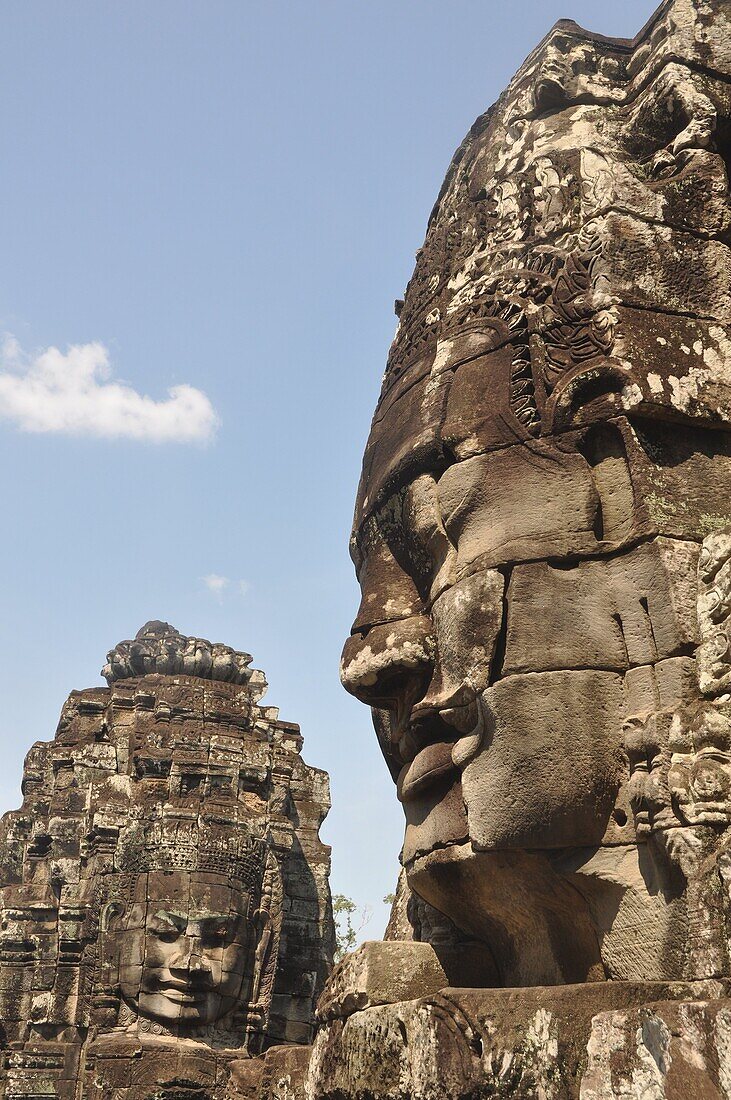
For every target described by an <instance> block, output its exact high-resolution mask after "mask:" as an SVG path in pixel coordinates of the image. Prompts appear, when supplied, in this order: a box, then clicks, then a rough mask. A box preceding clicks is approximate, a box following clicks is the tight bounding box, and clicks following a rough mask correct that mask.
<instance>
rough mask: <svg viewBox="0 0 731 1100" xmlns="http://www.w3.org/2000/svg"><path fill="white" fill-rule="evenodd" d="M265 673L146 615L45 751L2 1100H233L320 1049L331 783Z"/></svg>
mask: <svg viewBox="0 0 731 1100" xmlns="http://www.w3.org/2000/svg"><path fill="white" fill-rule="evenodd" d="M250 661H251V658H250V656H249V655H248V654H245V653H238V652H236V651H234V650H233V649H230V648H229V647H227V646H224V645H220V644H211V643H210V642H208V641H206V640H205V639H201V638H186V637H183V636H182V635H181V634H180V633H178V631H177V630H175V629H174V628H173V627H171V626H169V625H168V624H167V623H161V622H150V623H147V624H146V625H145V626H144V627H143V628H142V629H141V630H140V631H139V633H138V634H137V636H136V638H135V639H134V640H133V641H126V642H122V643H120V644H119V645H118V646H116V647H115V648H114V649H113V650H112V651H111V652H110V653H109V654H108V657H107V664H106V665H105V667H104V669H103V675H104V677H105V679H106V680H107V684H108V685H109V686H108V687H106V688H90V689H87V690H85V691H74V692H72V693H71V695H70V696H69V698H68V700H67V702H66V704H65V705H64V708H63V711H62V714H61V720H60V722H59V725H58V729H57V731H56V737H55V739H54V740H53V741H52V742H40V743H38V744H36V745H34V746H33V748H32V749H31V750H30V752H29V754H28V757H27V759H26V764H25V769H24V776H23V805H22V808H21V809H20V810H17V811H13V812H11V813H8V814H6V815H5V817H4V818H3V820H2V823H1V824H0V1023H1V1024H2V1034H1V1035H0V1042H1V1045H2V1052H1V1053H2V1063H1V1064H2V1071H1V1072H0V1096H3V1097H18V1096H29V1095H32V1096H34V1097H46V1096H48V1097H62V1098H66V1097H68V1098H69V1100H70V1098H72V1097H73V1098H74V1100H76V1098H78V1097H81V1096H83V1097H109V1096H114V1097H117V1098H119V1100H138V1098H140V1100H141V1098H142V1097H149V1096H152V1095H155V1096H159V1097H161V1098H162V1097H168V1096H170V1097H173V1096H175V1097H177V1096H181V1095H183V1094H184V1095H186V1096H188V1095H195V1096H201V1097H203V1096H205V1097H210V1098H211V1100H218V1098H219V1097H220V1098H223V1097H227V1096H229V1095H239V1094H241V1095H243V1094H246V1093H247V1089H248V1087H249V1085H251V1087H255V1081H256V1078H257V1075H258V1073H259V1069H260V1064H261V1060H260V1059H258V1058H256V1057H255V1056H256V1055H258V1054H260V1053H262V1052H263V1051H265V1050H267V1049H268V1048H270V1047H272V1046H273V1045H277V1044H283V1043H284V1044H288V1043H292V1044H307V1043H308V1042H309V1041H310V1039H311V1030H312V1020H313V1008H314V1003H315V1000H316V998H317V996H318V994H319V992H320V989H321V987H322V985H323V982H324V979H325V977H326V975H327V973H328V972H329V969H330V965H331V962H332V952H333V943H334V931H333V923H332V911H331V903H330V892H329V886H328V874H329V868H330V850H329V848H328V847H326V846H325V845H323V844H322V843H321V841H320V839H319V835H318V830H319V827H320V825H321V823H322V821H323V819H324V817H325V815H326V814H327V811H328V809H329V806H330V798H329V784H328V777H327V774H326V773H325V772H322V771H319V770H318V769H316V768H311V767H308V766H307V765H306V764H305V763H304V762H303V760H302V758H301V756H300V749H301V747H302V738H301V736H300V733H299V727H298V726H296V725H293V724H291V723H289V722H281V721H279V718H278V711H277V709H276V708H275V707H264V706H261V705H260V700H261V697H262V696H263V694H264V692H265V690H266V686H267V685H266V681H265V679H264V676H263V674H262V673H261V672H258V671H255V670H253V669H251V668H250V667H249V663H250ZM258 1067H259V1068H258ZM181 1089H183V1092H181V1091H180V1090H181ZM186 1089H187V1091H185V1090H186ZM191 1089H193V1090H194V1091H193V1092H191ZM151 1090H152V1091H151Z"/></svg>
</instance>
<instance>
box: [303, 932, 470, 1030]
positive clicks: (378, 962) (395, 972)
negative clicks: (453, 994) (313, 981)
mask: <svg viewBox="0 0 731 1100" xmlns="http://www.w3.org/2000/svg"><path fill="white" fill-rule="evenodd" d="M448 984H449V979H448V978H447V975H446V974H445V972H444V969H443V968H442V965H441V963H440V961H439V958H438V956H437V954H436V951H435V950H434V948H433V947H432V946H431V944H428V943H418V942H414V941H404V940H383V941H381V942H373V941H369V942H367V943H364V944H361V946H360V947H359V948H358V949H357V950H356V951H354V952H352V953H351V954H349V955H346V956H345V958H344V959H343V960H342V961H341V962H339V963H338V964H337V966H336V967H335V969H334V970H333V972H332V974H331V975H330V978H329V980H328V983H327V988H326V990H325V992H324V993H323V995H322V997H321V998H320V1001H319V1004H318V1006H317V1015H318V1019H320V1020H332V1019H335V1018H336V1017H339V1016H343V1017H344V1016H351V1015H352V1014H353V1013H354V1012H359V1011H361V1010H362V1009H364V1008H372V1007H373V1005H382V1004H393V1003H394V1002H395V1001H408V1000H414V999H415V998H417V997H424V996H426V995H427V994H429V993H437V992H438V991H439V990H440V989H442V988H444V986H445V985H448Z"/></svg>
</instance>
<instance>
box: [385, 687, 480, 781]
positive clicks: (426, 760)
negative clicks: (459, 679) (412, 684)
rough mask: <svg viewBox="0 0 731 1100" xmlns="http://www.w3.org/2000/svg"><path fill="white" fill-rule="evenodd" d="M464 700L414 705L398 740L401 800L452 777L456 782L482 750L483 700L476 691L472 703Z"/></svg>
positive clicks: (463, 698) (453, 699)
mask: <svg viewBox="0 0 731 1100" xmlns="http://www.w3.org/2000/svg"><path fill="white" fill-rule="evenodd" d="M464 700H465V697H464V694H462V697H461V702H460V705H458V706H455V698H454V697H452V698H451V699H450V700H448V701H446V702H443V703H442V705H441V706H440V707H439V708H433V707H425V706H416V707H414V708H413V711H412V714H411V721H410V722H409V723H408V725H407V727H406V729H405V731H404V733H403V734H402V736H401V738H400V740H399V742H398V749H399V756H400V758H401V761H403V767H402V768H401V771H400V773H399V777H398V781H397V786H396V790H397V794H398V798H399V801H400V802H402V803H406V802H409V801H412V800H413V799H414V798H416V797H418V796H419V795H421V794H423V792H424V791H426V790H429V789H431V788H432V787H434V786H436V785H437V784H439V783H444V782H445V780H447V779H449V778H450V777H451V782H454V781H455V780H456V778H457V777H458V775H459V773H460V772H461V770H462V769H463V768H464V767H465V765H466V764H467V763H468V762H469V760H471V759H472V758H473V757H474V756H475V755H476V754H477V752H478V751H479V748H480V745H481V744H482V738H483V733H484V717H483V708H482V703H481V701H480V699H479V697H476V696H475V695H474V694H473V693H472V694H471V698H470V700H469V702H465V701H464ZM465 727H466V730H467V732H465ZM460 735H462V736H460Z"/></svg>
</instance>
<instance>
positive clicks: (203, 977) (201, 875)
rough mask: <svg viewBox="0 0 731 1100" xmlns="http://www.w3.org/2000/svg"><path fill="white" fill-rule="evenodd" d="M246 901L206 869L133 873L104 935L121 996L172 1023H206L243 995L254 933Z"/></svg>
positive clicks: (157, 1018)
mask: <svg viewBox="0 0 731 1100" xmlns="http://www.w3.org/2000/svg"><path fill="white" fill-rule="evenodd" d="M248 904H249V898H248V895H247V894H246V893H243V892H241V891H240V890H237V889H233V888H232V887H231V885H230V883H229V881H228V880H227V879H226V878H224V877H221V876H218V875H214V874H210V873H206V872H186V871H173V872H167V871H151V872H150V873H149V874H147V875H141V876H139V879H138V883H137V889H136V897H135V902H134V904H133V906H132V908H131V910H130V912H129V913H126V914H124V915H123V916H122V917H121V919H120V920H119V921H118V922H112V924H111V926H110V932H109V933H108V937H109V938H110V939H112V940H113V941H116V943H115V949H116V955H117V957H118V959H119V985H120V990H121V994H122V997H123V999H124V1001H125V1002H126V1003H127V1004H128V1005H129V1006H130V1007H131V1008H133V1009H134V1010H135V1012H137V1013H138V1015H139V1016H141V1017H143V1018H147V1019H150V1020H155V1021H157V1022H159V1023H162V1024H164V1025H166V1026H169V1027H173V1028H186V1027H193V1026H196V1025H203V1024H212V1023H214V1022H215V1021H216V1020H218V1019H220V1018H221V1017H222V1016H224V1015H226V1014H227V1013H228V1012H230V1011H231V1010H232V1009H233V1008H234V1007H235V1006H236V1005H237V1003H238V1002H239V1001H240V1000H242V999H243V998H245V996H246V992H247V987H248V982H247V979H250V978H251V969H252V954H253V952H252V948H253V946H254V944H253V940H254V933H253V929H252V925H251V924H250V922H249V918H248V916H247V910H248Z"/></svg>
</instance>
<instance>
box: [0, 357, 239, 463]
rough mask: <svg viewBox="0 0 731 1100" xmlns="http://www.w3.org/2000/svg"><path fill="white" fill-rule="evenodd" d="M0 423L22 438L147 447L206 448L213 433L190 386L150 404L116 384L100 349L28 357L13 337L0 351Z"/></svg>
mask: <svg viewBox="0 0 731 1100" xmlns="http://www.w3.org/2000/svg"><path fill="white" fill-rule="evenodd" d="M0 417H2V418H4V419H6V420H9V421H11V422H12V423H13V424H15V425H16V426H17V427H18V428H20V430H21V431H24V432H59V433H63V434H65V435H77V436H91V437H95V438H98V439H134V440H144V441H145V442H149V443H206V442H208V441H209V440H211V439H212V438H213V436H214V435H215V432H216V428H217V427H218V417H217V415H216V412H215V410H214V408H213V406H212V405H211V402H210V401H209V400H208V398H207V397H206V395H205V394H204V393H202V392H201V390H197V389H195V388H194V387H193V386H188V385H180V386H172V387H171V388H170V389H169V390H168V397H167V399H166V400H163V401H154V400H153V399H152V398H151V397H147V396H146V395H145V394H141V393H138V392H137V390H135V389H133V388H132V387H131V386H129V385H127V384H125V383H124V382H117V381H114V380H113V377H112V368H111V366H110V363H109V352H108V350H107V349H106V348H105V347H104V345H103V344H100V343H93V344H73V345H71V346H70V347H69V348H68V350H67V351H66V353H64V352H62V351H60V349H59V348H55V347H50V348H47V349H46V350H45V351H42V352H40V353H38V354H36V355H27V354H26V353H24V352H23V351H22V349H21V347H20V345H19V344H18V341H17V340H16V339H15V337H13V336H7V337H6V338H5V340H4V342H3V345H2V347H1V348H0Z"/></svg>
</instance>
